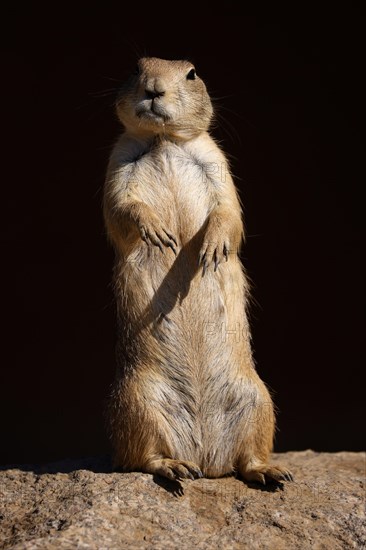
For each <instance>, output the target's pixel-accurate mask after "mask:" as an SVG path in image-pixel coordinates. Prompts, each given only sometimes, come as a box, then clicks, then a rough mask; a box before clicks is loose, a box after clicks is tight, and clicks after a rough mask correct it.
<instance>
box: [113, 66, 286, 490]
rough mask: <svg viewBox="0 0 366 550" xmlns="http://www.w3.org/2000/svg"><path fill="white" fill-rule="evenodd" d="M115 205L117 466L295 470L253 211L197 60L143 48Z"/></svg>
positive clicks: (118, 153) (129, 94)
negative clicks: (279, 428) (282, 457)
mask: <svg viewBox="0 0 366 550" xmlns="http://www.w3.org/2000/svg"><path fill="white" fill-rule="evenodd" d="M117 114H118V117H119V119H120V121H121V123H122V124H123V126H124V133H123V134H122V135H121V137H120V138H119V140H118V142H117V144H116V145H115V147H114V149H113V152H112V154H111V157H110V162H109V167H108V174H107V178H106V183H105V191H104V218H105V224H106V228H107V233H108V236H109V239H110V240H111V242H112V244H113V246H114V249H115V255H116V260H115V266H114V287H115V295H116V300H117V312H118V344H117V353H116V355H117V373H116V379H115V382H114V386H113V391H112V395H111V398H110V403H109V426H110V433H111V439H112V443H113V448H114V465H115V467H119V468H121V469H122V470H124V471H131V470H140V471H143V472H149V473H152V474H159V475H162V476H165V477H167V478H169V479H182V478H191V479H194V478H196V477H201V476H207V477H220V476H223V475H225V474H229V473H232V472H235V471H236V472H238V473H239V474H240V475H241V476H242V477H243V478H244V479H245V480H248V481H258V482H261V483H265V481H266V478H268V479H271V478H272V479H273V480H283V479H288V480H291V479H292V476H291V473H290V472H289V471H288V470H287V469H286V468H283V467H279V466H273V465H271V464H269V463H268V459H269V456H270V452H271V450H272V444H273V435H274V426H275V422H274V413H273V405H272V401H271V398H270V395H269V393H268V390H267V389H266V387H265V385H264V384H263V382H262V381H261V380H260V378H259V376H258V374H257V372H256V370H255V368H254V364H253V359H252V353H251V346H250V332H249V327H248V321H247V316H246V312H245V307H246V302H247V292H248V290H247V282H246V279H245V275H244V271H243V267H242V265H241V263H240V260H239V257H238V250H239V246H240V243H241V241H242V238H243V223H242V216H241V208H240V203H239V199H238V195H237V191H236V189H235V186H234V184H233V181H232V178H231V176H230V172H229V169H228V165H227V161H226V158H225V156H224V154H223V153H222V151H221V150H220V149H219V147H218V146H217V144H216V143H215V141H213V139H212V138H211V137H210V135H209V134H208V128H209V125H210V121H211V118H212V105H211V101H210V98H209V95H208V93H207V91H206V87H205V85H204V83H203V81H202V80H201V79H200V78H199V77H198V76H197V74H196V71H195V68H194V67H193V66H192V64H191V63H189V62H188V61H166V60H162V59H157V58H143V59H140V61H139V63H138V69H137V70H136V72H135V73H134V74H133V75H132V76H131V77H130V78H129V79H128V80H127V82H126V83H125V85H124V86H123V88H122V90H121V92H120V94H119V96H118V99H117Z"/></svg>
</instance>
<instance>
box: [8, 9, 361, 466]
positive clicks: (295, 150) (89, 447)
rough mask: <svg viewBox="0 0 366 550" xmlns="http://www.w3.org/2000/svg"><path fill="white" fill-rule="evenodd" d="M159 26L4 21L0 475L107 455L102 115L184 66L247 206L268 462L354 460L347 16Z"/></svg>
mask: <svg viewBox="0 0 366 550" xmlns="http://www.w3.org/2000/svg"><path fill="white" fill-rule="evenodd" d="M151 7H154V9H151V10H147V11H146V14H144V9H142V8H141V10H140V11H141V13H137V12H136V13H135V14H134V15H126V14H125V15H123V14H122V13H121V14H118V13H116V12H113V11H110V12H108V11H107V8H103V10H104V11H101V7H99V8H97V7H92V6H89V7H88V8H87V10H85V11H82V10H81V9H80V10H79V11H77V12H75V11H69V12H66V11H63V12H60V11H57V9H56V8H55V6H54V5H52V10H51V8H48V11H47V10H45V9H44V8H42V9H41V8H39V9H38V11H37V10H35V8H32V7H29V6H28V7H26V6H24V7H23V8H22V9H21V10H20V9H19V8H18V7H17V8H14V13H9V14H8V15H7V16H6V18H5V19H4V20H3V25H4V28H3V34H2V38H3V39H4V46H3V53H4V56H3V62H2V73H3V76H5V80H3V85H2V88H3V92H4V93H5V99H4V101H3V107H5V112H4V114H3V115H2V120H1V127H2V133H3V142H4V145H5V147H4V146H3V153H4V156H3V161H2V174H3V179H2V192H1V204H2V208H1V214H2V216H1V217H2V222H4V227H3V230H2V232H1V250H2V254H1V258H2V273H1V275H2V278H3V282H2V285H1V289H2V292H3V295H2V308H1V313H2V322H3V328H2V336H3V343H2V347H1V376H2V384H1V394H2V395H1V460H2V462H3V463H7V462H8V463H9V462H35V461H37V462H39V461H47V460H52V459H56V458H63V457H67V456H73V457H76V456H80V455H86V454H98V453H105V452H108V450H109V443H108V441H107V438H106V435H105V432H104V426H103V419H102V411H103V406H104V400H105V398H106V396H107V394H108V391H109V385H110V383H111V381H112V378H113V373H114V343H115V336H114V331H115V316H114V305H113V295H112V290H111V286H110V279H111V268H112V261H113V253H112V250H111V249H110V248H109V246H108V245H107V242H106V238H105V232H104V228H103V220H102V212H101V199H102V185H103V180H104V174H105V169H106V164H107V159H108V154H109V151H110V148H111V146H112V144H113V142H114V140H115V139H116V137H117V135H118V132H119V131H120V126H119V124H118V122H117V120H116V117H115V114H114V110H113V100H114V95H115V93H116V91H117V88H118V86H119V83H120V82H121V81H122V80H123V78H124V77H125V75H126V74H127V73H128V72H129V71H130V70H131V69H133V68H134V66H135V64H136V59H137V57H138V56H140V55H145V54H147V55H153V56H158V57H163V58H168V59H169V58H188V59H190V60H191V61H193V62H194V63H195V64H196V68H197V72H198V73H199V74H200V75H201V76H202V77H203V78H204V80H205V82H206V83H207V86H208V89H209V91H210V93H211V95H212V96H213V98H216V99H215V105H216V108H217V112H218V118H217V121H216V125H215V128H214V135H215V136H216V137H217V138H218V139H220V140H221V141H222V145H223V147H224V149H225V150H226V151H227V152H228V153H229V154H230V155H231V162H232V168H233V173H234V175H235V176H236V180H235V181H236V183H237V186H238V187H239V189H240V194H241V197H242V199H243V201H244V205H245V224H246V229H247V234H248V238H247V243H246V246H245V247H244V249H243V261H244V263H245V266H246V268H247V270H248V273H249V276H250V278H251V279H252V281H253V297H254V304H253V305H252V308H251V323H252V329H253V347H254V351H255V358H256V362H257V367H258V371H259V373H260V375H261V377H262V378H263V380H265V381H266V383H267V384H268V385H269V386H270V387H271V388H272V389H273V390H274V392H275V393H274V398H275V402H276V404H277V406H278V408H279V415H278V425H279V432H278V434H277V443H276V449H277V450H279V451H284V450H290V449H294V450H295V449H298V450H300V449H305V448H309V447H310V448H313V449H315V450H323V451H326V450H329V451H336V450H343V449H345V450H347V449H348V450H360V449H362V448H363V447H364V438H363V433H362V428H361V426H362V423H361V421H360V415H361V412H362V408H363V405H362V401H363V394H364V390H363V386H362V382H361V371H360V363H361V356H360V350H361V342H360V340H361V311H362V309H361V301H362V297H363V296H362V291H363V285H362V278H361V261H360V248H361V242H360V225H361V220H362V217H363V210H364V209H363V208H362V207H361V204H362V203H361V199H360V194H359V192H360V188H361V177H360V173H359V168H358V166H357V159H358V158H359V157H360V154H361V131H360V130H358V127H357V123H358V118H359V116H360V115H359V110H358V105H359V104H358V99H360V98H361V95H360V91H359V84H360V81H361V73H362V71H363V66H362V65H361V64H360V62H359V55H358V52H359V51H360V47H361V38H360V36H361V35H360V32H359V29H358V25H357V22H358V21H359V14H358V13H357V12H355V11H353V12H350V13H348V15H347V16H345V15H344V14H338V15H337V16H336V15H334V14H333V15H329V14H328V16H327V17H320V16H319V14H317V15H316V16H315V15H313V16H310V15H309V16H308V17H304V16H302V17H301V18H300V17H297V16H293V17H288V19H287V20H284V19H277V20H271V19H265V18H264V19H263V18H257V17H241V16H239V14H238V13H236V10H235V6H234V4H230V3H229V4H226V8H225V9H224V10H223V11H222V12H220V13H216V14H215V16H214V17H197V16H194V17H193V16H191V15H190V11H189V9H188V8H187V9H186V10H185V13H184V16H182V18H181V20H179V18H177V17H176V16H173V15H172V16H171V18H169V16H168V17H166V18H164V19H160V18H159V17H158V16H157V15H158V13H157V12H158V10H159V7H158V6H157V5H154V6H151ZM15 9H17V10H19V12H16V11H15ZM150 11H151V13H152V17H150V16H149V12H150ZM210 11H211V12H212V9H211V10H210V8H207V13H208V14H209V13H210ZM156 16H157V17H156ZM359 75H360V76H359Z"/></svg>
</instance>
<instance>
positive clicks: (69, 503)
mask: <svg viewBox="0 0 366 550" xmlns="http://www.w3.org/2000/svg"><path fill="white" fill-rule="evenodd" d="M273 461H274V462H276V463H283V464H286V465H288V466H289V467H290V468H291V469H292V471H293V473H294V475H295V482H294V483H287V482H286V483H284V484H283V485H281V484H279V485H267V486H266V487H260V486H259V485H256V484H245V483H244V482H243V481H241V480H240V479H236V478H234V477H226V478H222V479H199V480H196V481H188V480H187V481H183V482H182V483H178V482H177V483H173V482H169V481H165V480H163V479H161V478H153V477H152V476H151V475H148V474H142V473H128V474H123V473H116V472H111V469H110V463H109V459H108V457H100V458H95V459H93V458H91V459H82V460H75V461H72V460H65V461H62V462H58V463H53V464H50V465H45V466H29V465H28V466H13V467H6V468H5V469H2V471H1V472H0V548H4V549H5V548H6V549H7V548H12V549H22V550H23V549H26V550H30V549H37V550H38V549H42V550H45V549H46V550H48V549H50V550H51V549H52V550H53V549H54V550H56V549H57V550H59V549H68V550H69V549H73V548H80V549H98V550H103V549H106V550H107V549H108V550H112V549H113V550H114V549H121V548H122V549H123V548H129V549H164V550H165V549H169V550H170V549H178V548H179V549H182V548H183V549H185V548H187V549H197V550H201V549H202V550H205V549H211V548H214V549H216V548H217V549H225V550H231V549H232V550H236V549H241V548H250V549H257V548H258V549H261V550H262V549H267V548H268V549H271V550H272V549H274V550H282V549H286V550H291V549H293V548H301V549H302V550H304V549H307V548H312V549H331V550H337V549H343V548H347V549H349V548H357V549H358V548H365V547H366V532H365V531H366V530H365V454H363V453H349V452H341V453H334V454H333V453H317V452H313V451H303V452H291V453H284V454H275V455H274V456H273Z"/></svg>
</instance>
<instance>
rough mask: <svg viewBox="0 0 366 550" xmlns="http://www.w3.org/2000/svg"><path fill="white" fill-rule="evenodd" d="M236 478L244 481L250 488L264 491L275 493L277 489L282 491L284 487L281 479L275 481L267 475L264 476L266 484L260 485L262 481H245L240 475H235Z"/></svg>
mask: <svg viewBox="0 0 366 550" xmlns="http://www.w3.org/2000/svg"><path fill="white" fill-rule="evenodd" d="M236 478H237V479H239V480H240V481H242V482H243V483H245V485H246V486H247V487H249V488H250V489H257V490H258V491H262V492H264V493H276V492H277V491H283V490H284V487H285V486H284V484H283V483H282V482H281V481H276V480H274V479H272V478H269V477H266V485H262V483H259V482H255V481H247V480H245V479H244V478H242V477H241V476H240V475H237V476H236Z"/></svg>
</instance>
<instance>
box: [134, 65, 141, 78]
mask: <svg viewBox="0 0 366 550" xmlns="http://www.w3.org/2000/svg"><path fill="white" fill-rule="evenodd" d="M132 74H133V75H135V76H137V75H139V74H140V69H139V66H138V65H136V67H135V68H134V70H133V72H132Z"/></svg>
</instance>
